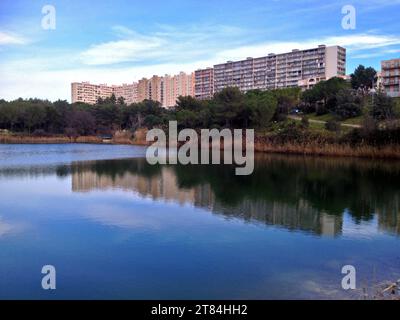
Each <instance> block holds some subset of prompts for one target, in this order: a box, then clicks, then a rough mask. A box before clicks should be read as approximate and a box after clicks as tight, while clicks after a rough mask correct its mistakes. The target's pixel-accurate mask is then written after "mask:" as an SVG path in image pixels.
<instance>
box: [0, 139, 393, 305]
mask: <svg viewBox="0 0 400 320" xmlns="http://www.w3.org/2000/svg"><path fill="white" fill-rule="evenodd" d="M144 155H145V148H143V147H134V146H115V145H83V144H74V145H0V298H1V299H311V298H313V299H359V298H361V296H362V289H363V288H366V289H367V291H368V290H370V292H372V291H373V290H374V289H373V288H374V286H376V285H377V284H379V283H381V282H382V281H386V280H390V281H395V280H397V279H399V278H400V237H399V235H400V163H399V162H390V161H387V162H386V161H385V162H384V161H371V160H363V159H342V158H336V159H331V158H317V157H315V158H312V157H301V156H285V155H258V156H257V158H256V162H255V170H254V173H253V175H251V176H247V177H246V176H235V174H234V173H235V171H234V167H232V166H212V165H209V166H207V165H199V166H180V165H178V166H172V165H165V166H150V165H149V164H147V162H146V160H145V158H144ZM44 265H53V266H54V267H55V268H56V275H57V289H56V290H50V291H45V290H43V289H42V287H41V281H42V277H43V276H44V275H43V274H42V273H41V269H42V267H43V266H44ZM345 265H353V266H354V267H355V268H356V270H357V288H358V289H357V290H356V291H344V290H343V289H342V286H341V281H342V278H343V277H344V275H342V273H341V270H342V267H343V266H345Z"/></svg>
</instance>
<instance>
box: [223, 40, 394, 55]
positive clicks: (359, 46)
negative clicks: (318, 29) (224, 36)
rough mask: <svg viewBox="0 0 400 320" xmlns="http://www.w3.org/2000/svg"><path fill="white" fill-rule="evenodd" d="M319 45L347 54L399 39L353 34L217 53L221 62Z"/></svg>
mask: <svg viewBox="0 0 400 320" xmlns="http://www.w3.org/2000/svg"><path fill="white" fill-rule="evenodd" d="M320 44H325V45H328V46H331V45H340V46H343V47H345V48H347V52H348V53H350V54H351V53H352V52H356V51H362V50H369V49H376V48H382V47H388V46H392V45H398V44H400V37H397V36H390V35H389V36H388V35H372V34H354V35H350V36H332V37H324V38H320V39H312V40H308V41H301V42H300V41H282V42H274V41H271V42H265V43H261V44H255V45H251V46H242V47H238V48H234V49H229V50H224V51H221V52H219V53H218V56H219V57H220V60H221V62H224V61H225V60H236V59H244V58H246V57H248V56H253V57H261V56H265V55H267V54H268V53H276V54H278V53H284V52H289V51H291V50H292V49H307V48H313V47H316V46H318V45H320Z"/></svg>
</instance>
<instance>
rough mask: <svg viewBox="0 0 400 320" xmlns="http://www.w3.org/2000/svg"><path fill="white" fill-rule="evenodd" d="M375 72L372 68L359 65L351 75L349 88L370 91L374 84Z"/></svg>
mask: <svg viewBox="0 0 400 320" xmlns="http://www.w3.org/2000/svg"><path fill="white" fill-rule="evenodd" d="M376 75H377V72H376V70H375V69H374V68H372V67H368V68H365V67H364V66H363V65H359V66H358V67H357V68H356V70H355V71H354V73H353V74H352V75H351V86H352V87H353V89H365V90H368V89H372V88H373V86H374V83H375V82H376Z"/></svg>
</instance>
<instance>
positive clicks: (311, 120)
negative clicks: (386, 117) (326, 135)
mask: <svg viewBox="0 0 400 320" xmlns="http://www.w3.org/2000/svg"><path fill="white" fill-rule="evenodd" d="M288 118H289V119H292V120H295V121H301V117H299V116H288ZM308 121H310V123H319V124H326V121H322V120H314V119H308ZM340 125H341V126H343V127H349V128H357V129H359V128H361V125H359V124H349V123H340Z"/></svg>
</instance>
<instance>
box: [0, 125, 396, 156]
mask: <svg viewBox="0 0 400 320" xmlns="http://www.w3.org/2000/svg"><path fill="white" fill-rule="evenodd" d="M0 143H3V144H6V143H8V144H25V143H26V144H54V143H94V144H103V143H104V144H124V145H141V146H145V145H148V143H147V142H146V130H144V129H143V130H139V131H137V132H136V133H135V135H134V136H133V137H130V136H126V135H115V136H114V137H113V139H111V140H103V139H102V138H101V137H97V136H80V137H76V138H70V137H66V136H49V137H35V136H29V135H13V134H8V135H0ZM254 149H255V151H256V152H259V153H281V154H297V155H315V156H330V157H362V158H373V159H400V145H398V144H388V145H384V146H374V145H369V144H366V143H360V144H356V145H354V144H350V143H343V142H338V141H337V140H336V139H334V138H331V139H318V137H317V136H314V137H312V138H308V139H304V138H302V137H296V139H294V138H288V137H285V138H284V139H282V137H280V136H279V135H261V136H260V135H258V136H256V139H255V144H254Z"/></svg>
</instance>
